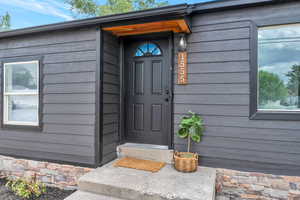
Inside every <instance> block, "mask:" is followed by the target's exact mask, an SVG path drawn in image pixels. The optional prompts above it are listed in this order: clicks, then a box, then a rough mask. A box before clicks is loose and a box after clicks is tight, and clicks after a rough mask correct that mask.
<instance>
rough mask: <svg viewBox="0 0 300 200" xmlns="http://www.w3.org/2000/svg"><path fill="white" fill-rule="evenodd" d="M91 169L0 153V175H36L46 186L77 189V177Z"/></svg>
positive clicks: (23, 176) (15, 176)
mask: <svg viewBox="0 0 300 200" xmlns="http://www.w3.org/2000/svg"><path fill="white" fill-rule="evenodd" d="M91 170H92V169H91V168H85V167H77V166H72V165H64V164H56V163H50V162H43V161H34V160H25V159H16V158H13V157H8V156H1V155H0V177H11V178H30V177H33V176H36V178H37V180H39V181H40V182H43V183H45V184H46V185H47V186H53V187H59V188H62V189H77V181H78V179H79V178H80V177H81V176H82V175H84V174H86V173H88V172H90V171H91Z"/></svg>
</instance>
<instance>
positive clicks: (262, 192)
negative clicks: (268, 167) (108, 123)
mask: <svg viewBox="0 0 300 200" xmlns="http://www.w3.org/2000/svg"><path fill="white" fill-rule="evenodd" d="M216 200H300V177H297V176H277V175H272V174H263V173H256V172H240V171H235V170H227V169H217V182H216Z"/></svg>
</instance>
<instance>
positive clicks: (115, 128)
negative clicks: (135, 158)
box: [102, 32, 120, 164]
mask: <svg viewBox="0 0 300 200" xmlns="http://www.w3.org/2000/svg"><path fill="white" fill-rule="evenodd" d="M103 43H104V44H103V143H102V145H103V158H102V164H105V163H107V162H109V161H111V160H113V159H114V158H116V156H117V154H116V149H117V145H118V141H119V111H120V106H119V105H120V76H119V75H120V74H119V73H120V70H119V52H120V47H119V41H118V38H117V37H115V36H113V35H111V34H110V33H108V32H103Z"/></svg>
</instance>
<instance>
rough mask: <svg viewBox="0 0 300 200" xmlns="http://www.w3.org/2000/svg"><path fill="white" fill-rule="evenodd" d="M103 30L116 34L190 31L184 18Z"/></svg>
mask: <svg viewBox="0 0 300 200" xmlns="http://www.w3.org/2000/svg"><path fill="white" fill-rule="evenodd" d="M103 30H104V31H109V32H111V33H112V34H114V35H116V36H128V35H141V34H147V33H158V32H167V31H172V32H174V33H190V32H191V30H190V28H189V26H188V24H187V22H186V21H185V20H184V19H176V20H165V21H158V22H148V23H143V24H131V25H122V26H112V27H104V28H103Z"/></svg>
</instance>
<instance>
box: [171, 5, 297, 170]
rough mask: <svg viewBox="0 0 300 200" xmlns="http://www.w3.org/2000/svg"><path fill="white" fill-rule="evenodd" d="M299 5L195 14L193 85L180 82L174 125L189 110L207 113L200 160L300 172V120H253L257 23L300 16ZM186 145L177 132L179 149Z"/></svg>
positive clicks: (191, 61) (191, 48)
mask: <svg viewBox="0 0 300 200" xmlns="http://www.w3.org/2000/svg"><path fill="white" fill-rule="evenodd" d="M299 10H300V4H299V3H297V2H295V3H288V4H275V5H270V6H261V7H253V8H247V9H239V10H229V11H223V12H214V13H207V14H197V15H194V16H193V17H192V31H193V33H192V34H191V35H190V36H189V38H188V43H189V44H188V52H189V55H188V56H189V61H188V62H189V66H188V67H189V69H188V70H189V75H188V77H189V84H188V85H186V86H178V85H175V86H174V87H175V89H174V93H175V96H174V113H175V114H174V118H175V119H174V128H175V131H176V130H178V123H179V120H180V117H182V116H183V114H185V113H187V111H189V110H192V111H194V112H197V113H199V114H201V115H202V116H203V118H204V120H205V124H206V132H205V137H204V138H203V141H202V143H200V144H193V151H196V152H199V153H200V155H201V161H200V164H202V165H206V166H213V167H218V168H221V167H224V168H232V169H240V170H250V171H262V172H270V173H275V174H289V175H300V123H299V121H283V120H279V121H278V120H277V121H272V120H249V105H250V102H249V98H250V96H249V95H250V89H249V87H250V79H249V74H250V67H251V62H250V57H251V51H250V47H251V37H252V36H253V35H252V34H251V24H252V22H254V23H260V22H261V21H269V22H273V23H274V22H276V21H277V20H281V21H282V20H283V19H285V20H287V19H288V18H294V19H297V18H298V19H299ZM252 53H253V52H252ZM254 67H255V66H254ZM175 80H176V78H175ZM183 144H185V143H184V142H183V141H182V140H180V139H178V138H177V137H176V136H175V148H176V149H180V150H184V149H185V148H186V146H185V145H183Z"/></svg>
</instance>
